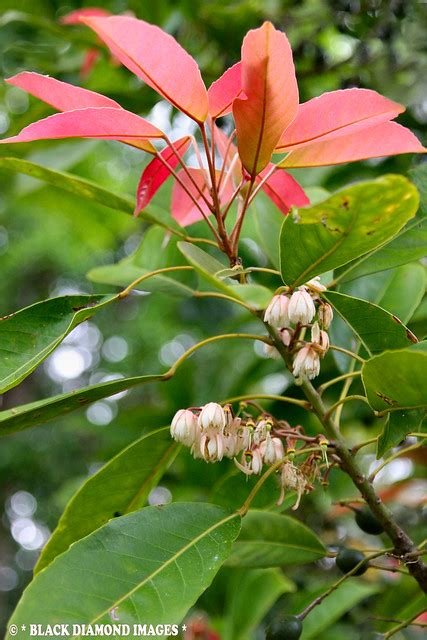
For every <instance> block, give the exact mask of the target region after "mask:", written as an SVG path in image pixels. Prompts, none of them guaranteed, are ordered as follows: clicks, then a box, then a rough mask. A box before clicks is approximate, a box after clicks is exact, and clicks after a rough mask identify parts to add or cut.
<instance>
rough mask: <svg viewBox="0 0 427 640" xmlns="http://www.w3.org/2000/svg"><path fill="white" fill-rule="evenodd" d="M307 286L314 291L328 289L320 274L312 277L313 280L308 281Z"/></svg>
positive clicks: (318, 291)
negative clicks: (321, 280)
mask: <svg viewBox="0 0 427 640" xmlns="http://www.w3.org/2000/svg"><path fill="white" fill-rule="evenodd" d="M305 286H306V287H307V288H308V289H310V291H313V292H314V293H322V291H326V287H325V285H324V284H322V283H321V282H320V278H319V276H316V277H315V278H312V279H311V280H309V281H308V282H306V283H305Z"/></svg>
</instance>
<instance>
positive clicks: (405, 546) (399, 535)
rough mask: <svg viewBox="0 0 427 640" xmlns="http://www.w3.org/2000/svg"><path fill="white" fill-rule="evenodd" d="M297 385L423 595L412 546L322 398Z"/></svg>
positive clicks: (424, 571) (426, 569) (422, 571)
mask: <svg viewBox="0 0 427 640" xmlns="http://www.w3.org/2000/svg"><path fill="white" fill-rule="evenodd" d="M265 326H266V327H267V330H268V332H269V333H270V336H271V338H272V340H273V342H274V345H275V347H276V349H277V350H278V351H279V353H280V354H281V356H282V358H283V359H284V361H285V363H286V366H287V367H288V368H290V369H291V370H292V367H291V362H290V359H289V354H288V352H287V350H286V348H285V347H284V345H283V343H282V342H281V341H280V340H279V339H278V337H277V335H276V334H275V331H274V330H273V329H272V328H271V327H270V326H269V325H267V324H266V325H265ZM300 386H301V389H302V390H303V392H304V394H305V397H306V398H307V400H308V401H309V402H310V404H311V407H312V410H313V412H314V413H315V414H316V415H317V417H318V419H319V421H320V422H321V424H322V425H323V428H324V430H325V433H326V435H327V437H328V438H329V439H330V440H333V441H334V444H335V453H336V454H337V455H338V457H339V458H340V461H341V468H342V469H343V471H345V473H347V475H349V476H350V478H351V479H352V481H353V483H354V485H355V486H356V487H357V489H358V490H359V492H360V494H361V495H362V497H363V498H364V500H365V502H366V504H367V505H368V506H369V508H370V510H371V511H372V513H373V515H374V516H375V517H376V518H377V520H379V522H380V523H381V524H382V526H383V529H384V531H385V533H386V534H387V535H388V537H389V538H390V540H391V541H392V543H393V545H394V555H395V556H396V557H397V558H399V559H400V560H401V561H402V562H403V563H404V564H405V565H406V566H407V568H408V571H409V573H410V574H411V575H412V576H413V578H415V580H416V581H417V582H418V584H419V585H420V587H421V589H422V590H423V591H424V592H427V566H426V565H425V564H424V562H423V561H422V559H421V557H420V555H419V553H418V550H417V547H416V545H415V544H414V542H413V541H412V540H411V538H410V537H409V536H408V534H407V533H406V532H405V531H404V530H403V529H402V528H401V527H400V526H399V525H398V523H397V522H396V521H395V519H394V517H393V515H392V513H391V512H390V510H389V509H388V508H387V507H386V505H385V504H384V503H383V502H382V500H381V498H380V497H379V496H378V495H377V493H376V491H375V489H374V487H373V485H372V483H371V482H370V481H369V479H368V478H367V477H366V476H365V475H364V473H363V471H362V470H361V469H360V467H359V465H358V464H357V462H356V460H355V458H354V455H353V453H352V451H351V450H350V449H349V448H348V446H347V444H346V443H345V441H344V440H343V439H342V436H341V433H340V431H339V429H338V427H337V426H336V424H335V423H334V422H333V420H332V418H331V416H330V415H328V410H327V408H326V406H325V405H324V403H323V401H322V398H321V397H320V395H319V394H318V392H317V391H316V389H315V388H314V387H313V385H312V384H311V382H310V381H309V380H306V379H303V380H302V381H301V385H300Z"/></svg>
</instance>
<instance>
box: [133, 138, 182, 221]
mask: <svg viewBox="0 0 427 640" xmlns="http://www.w3.org/2000/svg"><path fill="white" fill-rule="evenodd" d="M190 140H191V138H190V137H189V136H185V137H184V138H180V139H179V140H176V142H174V143H173V147H174V149H175V151H176V153H177V154H178V155H176V154H175V153H174V152H173V151H172V149H170V148H169V147H166V148H165V149H163V151H162V152H161V153H160V155H161V156H162V158H163V159H164V160H165V161H166V162H167V163H168V164H169V166H170V167H171V168H172V169H176V167H177V166H178V164H179V159H180V158H182V156H183V155H184V153H185V152H186V151H187V149H188V145H189V144H190ZM169 176H170V170H169V169H168V167H165V165H164V164H163V163H162V161H161V160H159V158H154V159H153V160H151V162H150V163H149V164H148V165H147V166H146V167H145V169H144V171H143V172H142V175H141V179H140V181H139V184H138V188H137V190H136V207H135V211H134V213H133V215H134V216H137V215H138V213H139V212H140V211H142V209H144V208H145V207H146V206H147V204H148V203H149V202H150V201H151V199H152V198H153V196H154V195H155V194H156V192H157V191H158V190H159V189H160V187H161V186H162V184H163V183H164V182H165V180H167V179H168V177H169Z"/></svg>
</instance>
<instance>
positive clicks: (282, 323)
mask: <svg viewBox="0 0 427 640" xmlns="http://www.w3.org/2000/svg"><path fill="white" fill-rule="evenodd" d="M288 307H289V298H288V297H287V296H285V295H283V294H279V295H277V296H274V297H273V299H272V300H271V302H270V304H269V305H268V307H267V309H266V310H265V313H264V322H267V323H268V324H269V325H270V327H274V329H283V328H284V327H289V316H288Z"/></svg>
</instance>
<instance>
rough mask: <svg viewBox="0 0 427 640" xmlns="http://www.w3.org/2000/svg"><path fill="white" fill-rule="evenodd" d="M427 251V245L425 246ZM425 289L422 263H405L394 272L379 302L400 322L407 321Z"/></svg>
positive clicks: (424, 274)
mask: <svg viewBox="0 0 427 640" xmlns="http://www.w3.org/2000/svg"><path fill="white" fill-rule="evenodd" d="M425 250H426V253H427V245H426V247H425ZM425 290H426V272H425V267H423V265H421V264H418V263H414V264H406V265H404V266H403V267H400V268H399V269H396V271H395V272H394V274H393V276H392V278H391V280H390V282H389V284H388V285H387V289H386V290H385V291H384V293H383V295H382V297H381V300H380V302H379V304H380V306H381V307H384V309H387V311H390V313H392V314H394V315H395V316H397V317H398V318H400V319H401V320H402V322H409V320H410V319H411V318H412V316H413V314H414V311H415V309H417V307H418V305H419V304H420V302H421V300H422V299H423V296H424V294H425Z"/></svg>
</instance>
